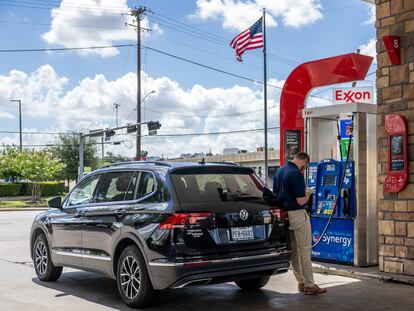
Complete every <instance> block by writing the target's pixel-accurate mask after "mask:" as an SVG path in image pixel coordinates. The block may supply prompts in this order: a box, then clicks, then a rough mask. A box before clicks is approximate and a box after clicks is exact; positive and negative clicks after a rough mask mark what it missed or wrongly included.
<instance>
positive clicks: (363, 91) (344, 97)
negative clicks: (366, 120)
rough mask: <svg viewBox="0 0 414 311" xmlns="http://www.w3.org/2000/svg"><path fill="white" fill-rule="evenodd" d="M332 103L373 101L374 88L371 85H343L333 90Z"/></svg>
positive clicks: (367, 102) (368, 102) (364, 102)
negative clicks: (343, 86)
mask: <svg viewBox="0 0 414 311" xmlns="http://www.w3.org/2000/svg"><path fill="white" fill-rule="evenodd" d="M333 99H334V105H337V104H352V103H363V104H373V103H374V89H373V88H372V87H345V88H338V89H334V90H333Z"/></svg>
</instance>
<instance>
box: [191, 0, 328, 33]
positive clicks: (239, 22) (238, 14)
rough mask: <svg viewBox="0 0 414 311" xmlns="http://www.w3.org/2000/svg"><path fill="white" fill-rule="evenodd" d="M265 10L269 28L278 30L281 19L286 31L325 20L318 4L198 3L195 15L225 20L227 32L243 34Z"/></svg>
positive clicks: (270, 0) (304, 0) (305, 0)
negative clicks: (276, 27)
mask: <svg viewBox="0 0 414 311" xmlns="http://www.w3.org/2000/svg"><path fill="white" fill-rule="evenodd" d="M263 8H266V11H267V13H268V14H267V16H266V17H267V18H266V26H268V27H275V26H277V20H278V19H281V20H282V22H283V24H284V25H285V26H287V27H293V28H299V27H302V26H305V25H308V24H312V23H314V22H316V21H317V20H319V19H321V18H322V17H323V15H322V12H321V9H322V6H321V3H320V1H319V0H277V1H275V0H252V1H242V0H197V9H196V12H195V13H194V14H193V15H192V17H194V18H198V19H201V20H208V19H212V20H217V19H219V18H220V19H222V25H223V28H225V29H231V30H238V31H241V30H244V29H246V28H248V27H250V26H251V25H252V24H253V23H254V22H255V21H256V20H258V19H259V17H260V15H261V14H262V9H263Z"/></svg>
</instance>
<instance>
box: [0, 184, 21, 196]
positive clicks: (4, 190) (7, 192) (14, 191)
mask: <svg viewBox="0 0 414 311" xmlns="http://www.w3.org/2000/svg"><path fill="white" fill-rule="evenodd" d="M20 188H21V185H20V184H14V183H0V197H18V196H19V195H20Z"/></svg>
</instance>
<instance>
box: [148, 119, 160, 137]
mask: <svg viewBox="0 0 414 311" xmlns="http://www.w3.org/2000/svg"><path fill="white" fill-rule="evenodd" d="M147 127H148V134H149V135H156V134H157V130H159V129H160V128H161V123H160V122H159V121H155V122H153V121H150V122H148V123H147Z"/></svg>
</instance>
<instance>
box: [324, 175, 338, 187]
mask: <svg viewBox="0 0 414 311" xmlns="http://www.w3.org/2000/svg"><path fill="white" fill-rule="evenodd" d="M335 184H336V178H335V175H325V176H324V177H323V185H324V186H326V187H333V186H335Z"/></svg>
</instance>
